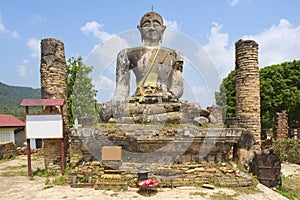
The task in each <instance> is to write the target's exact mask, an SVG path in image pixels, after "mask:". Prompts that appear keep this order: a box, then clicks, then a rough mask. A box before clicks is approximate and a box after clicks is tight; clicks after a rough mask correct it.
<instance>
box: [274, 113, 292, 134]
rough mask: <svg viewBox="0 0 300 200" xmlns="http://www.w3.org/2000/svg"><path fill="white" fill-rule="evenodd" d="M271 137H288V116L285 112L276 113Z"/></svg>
mask: <svg viewBox="0 0 300 200" xmlns="http://www.w3.org/2000/svg"><path fill="white" fill-rule="evenodd" d="M273 137H274V138H276V139H277V138H278V139H282V138H287V137H288V115H287V113H286V111H285V110H282V111H281V113H279V112H277V113H276V115H275V117H274V118H273Z"/></svg>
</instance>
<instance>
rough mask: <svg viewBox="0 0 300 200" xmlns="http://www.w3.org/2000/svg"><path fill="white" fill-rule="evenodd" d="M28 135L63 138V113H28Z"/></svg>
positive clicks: (41, 137) (29, 136) (30, 136)
mask: <svg viewBox="0 0 300 200" xmlns="http://www.w3.org/2000/svg"><path fill="white" fill-rule="evenodd" d="M26 137H27V139H33V138H40V139H43V138H47V139H51V138H63V123H62V115H26Z"/></svg>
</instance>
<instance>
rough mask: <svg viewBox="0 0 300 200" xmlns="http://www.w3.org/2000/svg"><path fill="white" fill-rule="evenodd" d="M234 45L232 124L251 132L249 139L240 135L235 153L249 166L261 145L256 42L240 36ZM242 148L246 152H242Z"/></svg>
mask: <svg viewBox="0 0 300 200" xmlns="http://www.w3.org/2000/svg"><path fill="white" fill-rule="evenodd" d="M235 47H236V52H235V56H236V66H235V70H236V82H235V84H236V86H235V87H236V121H235V122H234V123H232V125H233V124H236V125H237V126H238V127H240V128H244V129H245V130H246V131H247V133H246V135H247V136H251V137H250V139H249V137H242V138H241V140H240V141H239V143H238V146H237V148H236V149H235V151H236V153H235V155H236V160H237V161H238V162H239V163H240V164H241V165H243V166H245V167H248V164H249V162H251V160H252V159H253V154H254V152H256V151H257V152H258V151H260V145H261V124H260V81H259V68H258V44H257V43H256V42H255V41H253V40H239V41H237V42H236V43H235ZM231 122H233V121H231ZM232 125H231V126H232ZM246 135H245V136H246ZM244 150H246V151H248V152H247V153H242V152H244Z"/></svg>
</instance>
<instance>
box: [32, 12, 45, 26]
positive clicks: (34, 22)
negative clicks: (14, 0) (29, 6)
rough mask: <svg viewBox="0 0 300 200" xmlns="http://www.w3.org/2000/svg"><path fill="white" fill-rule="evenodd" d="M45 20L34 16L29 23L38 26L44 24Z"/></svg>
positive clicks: (37, 15)
mask: <svg viewBox="0 0 300 200" xmlns="http://www.w3.org/2000/svg"><path fill="white" fill-rule="evenodd" d="M45 21H46V19H45V18H44V17H42V16H41V15H39V14H35V15H34V16H33V17H32V18H31V23H32V24H40V23H43V22H45Z"/></svg>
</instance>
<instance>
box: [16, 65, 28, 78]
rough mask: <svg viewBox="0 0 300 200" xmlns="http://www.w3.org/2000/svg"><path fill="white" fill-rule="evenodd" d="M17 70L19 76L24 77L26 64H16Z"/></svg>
mask: <svg viewBox="0 0 300 200" xmlns="http://www.w3.org/2000/svg"><path fill="white" fill-rule="evenodd" d="M18 72H19V76H21V77H25V76H26V75H27V73H26V66H25V65H19V66H18Z"/></svg>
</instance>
